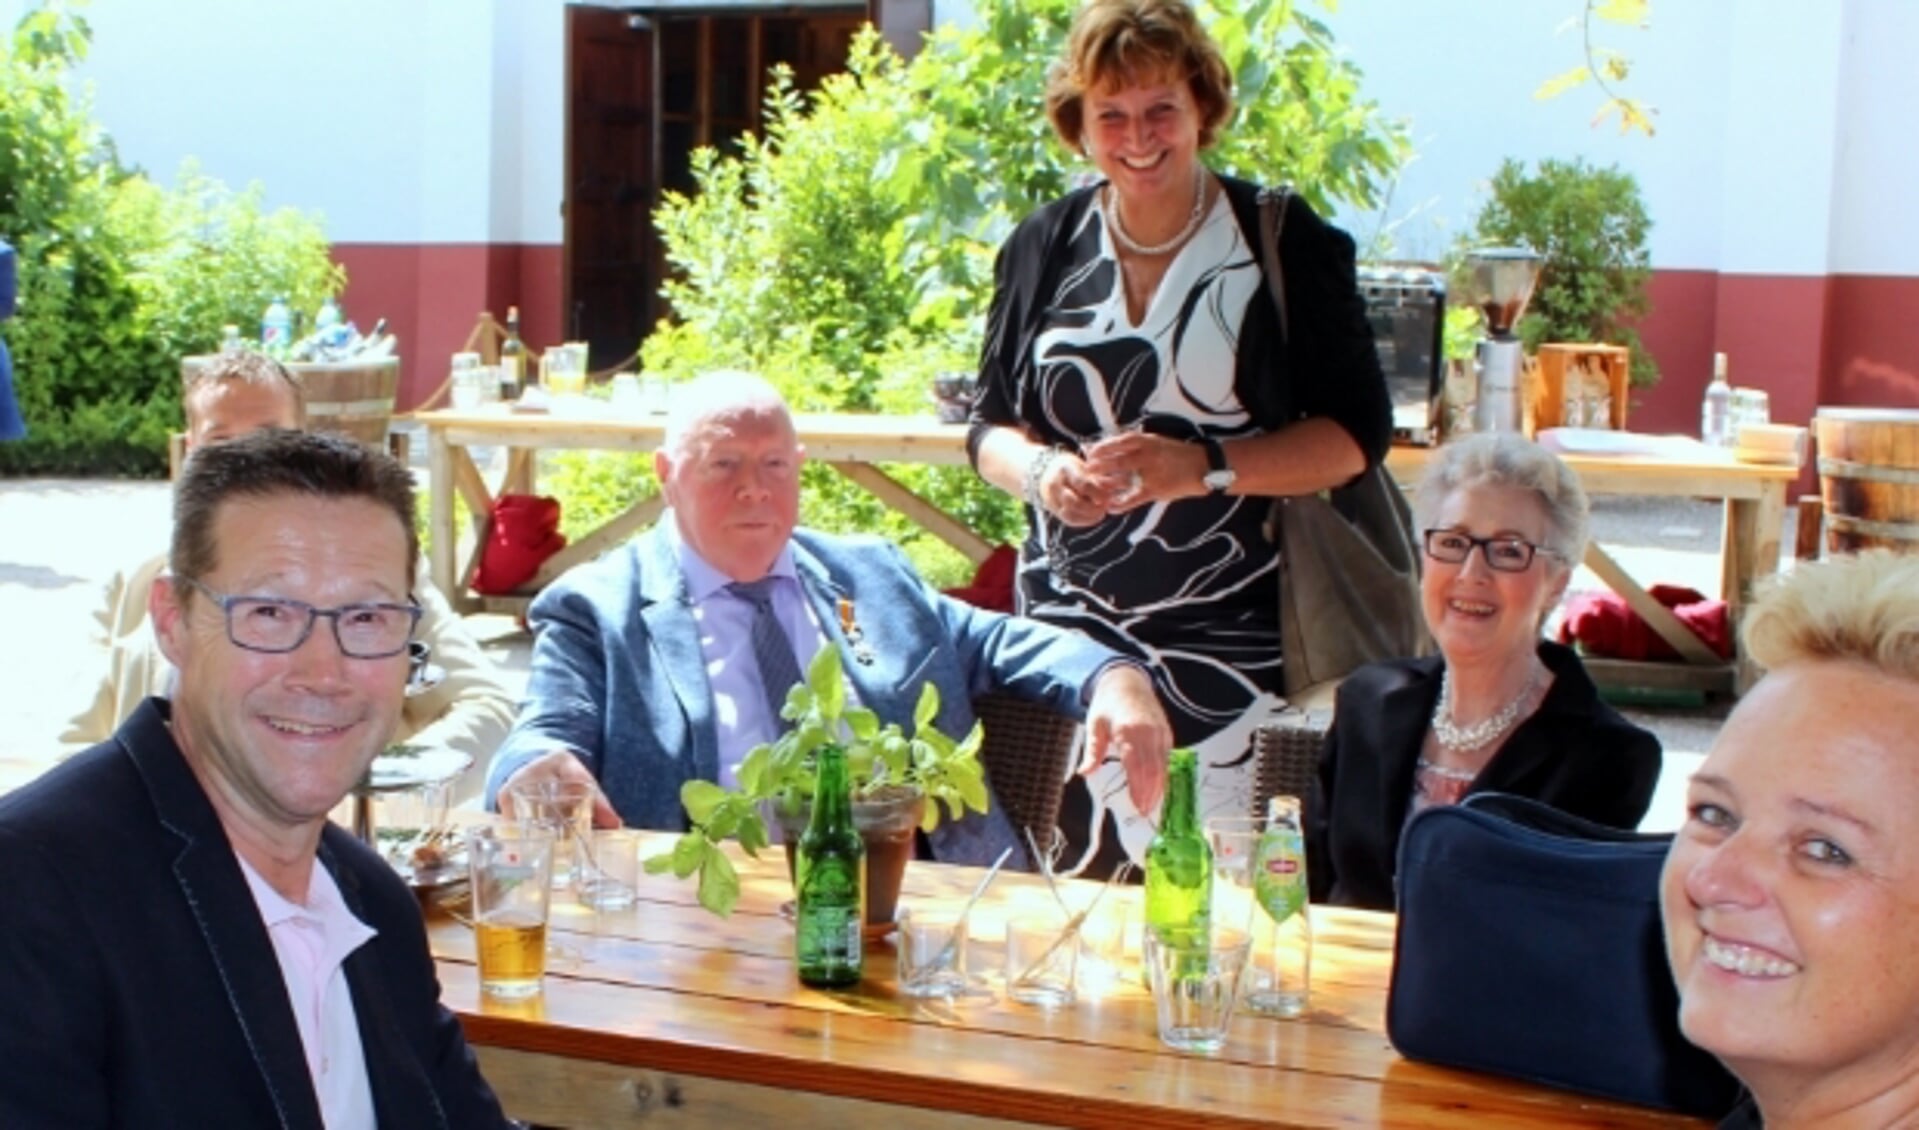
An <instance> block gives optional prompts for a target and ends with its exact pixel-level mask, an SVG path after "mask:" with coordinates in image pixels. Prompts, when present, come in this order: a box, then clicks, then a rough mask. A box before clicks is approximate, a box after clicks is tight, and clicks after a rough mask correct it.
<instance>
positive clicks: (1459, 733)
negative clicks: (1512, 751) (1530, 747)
mask: <svg viewBox="0 0 1919 1130" xmlns="http://www.w3.org/2000/svg"><path fill="white" fill-rule="evenodd" d="M1538 689H1539V671H1538V669H1537V668H1534V670H1533V673H1532V675H1531V676H1529V677H1528V678H1527V679H1526V685H1525V686H1523V687H1521V688H1520V689H1519V695H1518V697H1516V698H1514V699H1513V700H1512V701H1511V702H1509V703H1507V704H1506V706H1505V708H1504V709H1503V710H1501V711H1500V712H1499V713H1497V714H1495V715H1493V716H1492V717H1491V718H1487V719H1485V720H1483V721H1479V722H1475V723H1473V724H1472V725H1470V726H1464V727H1461V726H1455V725H1453V673H1452V670H1451V669H1450V668H1448V669H1446V670H1445V671H1443V672H1441V673H1440V676H1439V703H1438V704H1437V705H1436V706H1434V707H1433V737H1435V738H1437V739H1438V740H1439V747H1440V748H1441V749H1443V750H1446V751H1447V752H1448V753H1461V752H1464V751H1466V750H1469V749H1480V748H1482V747H1483V746H1486V745H1488V744H1490V743H1491V742H1492V741H1493V740H1495V739H1496V738H1499V737H1500V736H1501V735H1503V734H1505V732H1506V731H1507V730H1510V729H1512V728H1513V726H1514V724H1516V723H1517V722H1518V721H1519V712H1520V711H1521V710H1523V709H1525V706H1526V703H1527V701H1528V700H1529V699H1531V698H1532V696H1533V692H1534V691H1535V690H1538Z"/></svg>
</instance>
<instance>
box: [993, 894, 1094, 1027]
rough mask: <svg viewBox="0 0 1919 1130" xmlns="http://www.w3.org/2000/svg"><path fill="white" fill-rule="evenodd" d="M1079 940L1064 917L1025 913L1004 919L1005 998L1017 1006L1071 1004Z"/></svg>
mask: <svg viewBox="0 0 1919 1130" xmlns="http://www.w3.org/2000/svg"><path fill="white" fill-rule="evenodd" d="M1078 962H1079V937H1078V935H1077V933H1069V932H1068V930H1067V919H1066V916H1065V915H1064V914H1061V913H1058V912H1054V913H1050V914H1047V913H1037V912H1035V913H1029V914H1020V915H1017V916H1015V917H1012V918H1009V919H1007V920H1006V995H1007V996H1009V997H1011V998H1013V999H1014V1000H1016V1001H1019V1002H1020V1003H1021V1004H1032V1005H1038V1006H1040V1007H1041V1008H1059V1007H1061V1006H1063V1005H1069V1004H1072V1003H1073V998H1074V976H1075V974H1076V972H1077V970H1078V968H1079V965H1078Z"/></svg>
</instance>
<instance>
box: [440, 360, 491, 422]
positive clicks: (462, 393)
mask: <svg viewBox="0 0 1919 1130" xmlns="http://www.w3.org/2000/svg"><path fill="white" fill-rule="evenodd" d="M480 380H481V371H480V355H479V354H477V353H455V354H454V355H453V368H452V373H451V384H450V387H449V389H448V396H449V402H450V403H451V404H452V405H453V407H454V408H456V409H458V410H460V411H462V412H465V411H471V410H472V409H475V408H478V407H479V406H480V405H481V404H483V403H485V394H484V390H483V389H482V388H481V386H480Z"/></svg>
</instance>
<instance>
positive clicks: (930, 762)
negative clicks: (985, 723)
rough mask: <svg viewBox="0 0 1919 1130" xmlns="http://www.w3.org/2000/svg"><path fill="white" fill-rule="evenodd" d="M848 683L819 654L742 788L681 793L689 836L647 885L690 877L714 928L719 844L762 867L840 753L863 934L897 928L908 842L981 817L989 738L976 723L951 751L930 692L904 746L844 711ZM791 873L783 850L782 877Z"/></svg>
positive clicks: (795, 833)
mask: <svg viewBox="0 0 1919 1130" xmlns="http://www.w3.org/2000/svg"><path fill="white" fill-rule="evenodd" d="M843 675H844V673H843V671H842V669H841V666H840V655H839V651H838V650H837V649H835V648H833V647H831V646H826V647H822V648H820V650H819V654H817V655H816V656H814V657H813V662H812V663H811V665H810V666H809V667H808V669H807V672H806V678H805V680H804V681H803V682H801V683H799V684H798V685H796V686H794V687H793V688H792V689H791V690H790V691H788V692H787V695H786V704H785V706H784V707H782V708H781V710H780V717H782V718H785V719H787V720H788V721H790V722H791V723H792V724H793V725H792V727H791V728H790V729H788V730H787V731H786V732H785V733H784V734H782V735H781V736H780V737H779V739H778V740H776V741H773V742H769V743H765V744H762V745H758V746H755V747H753V749H752V750H751V751H749V752H748V753H747V755H746V759H745V760H744V761H742V762H741V763H740V770H739V786H738V787H737V788H732V789H729V788H724V787H722V786H720V785H717V784H714V783H713V782H711V781H688V782H687V783H686V784H685V785H684V786H682V787H681V789H680V803H681V804H682V805H683V806H684V807H685V808H686V814H687V817H688V819H689V821H690V822H691V823H692V825H693V827H692V829H691V830H690V831H688V832H686V833H684V834H682V835H681V836H680V838H679V839H678V840H676V841H674V844H673V848H672V850H671V851H667V852H662V853H660V854H659V855H655V856H652V857H650V858H648V859H647V861H646V870H647V872H648V873H649V874H656V875H657V874H659V873H661V872H664V871H669V870H670V871H672V872H673V874H674V875H676V876H678V877H680V878H682V879H684V878H688V877H690V876H692V875H696V874H697V875H698V876H699V900H700V905H701V906H704V907H705V908H706V909H708V910H710V911H712V912H713V913H715V914H718V915H721V916H725V915H728V914H731V913H732V912H733V906H734V904H735V903H737V902H738V901H739V897H740V878H739V873H738V872H737V871H736V870H735V869H734V867H733V863H732V861H731V860H729V859H728V858H727V857H726V853H725V852H724V851H723V850H722V849H721V847H720V844H721V841H724V840H728V839H737V840H738V841H739V843H740V847H741V848H742V849H743V850H744V851H745V852H746V853H747V854H748V855H750V856H753V857H754V858H756V859H757V858H758V857H759V852H760V849H761V848H764V847H766V846H768V845H769V844H770V843H771V838H770V837H769V835H768V832H767V828H766V821H765V814H769V813H770V814H771V815H772V816H773V818H774V819H775V820H776V821H777V822H778V823H779V824H780V825H781V828H782V831H783V833H784V835H783V837H782V838H783V839H784V840H785V842H786V843H787V844H789V845H790V844H792V843H793V841H794V840H796V839H798V837H799V834H800V832H801V831H803V830H805V827H806V821H807V819H808V817H809V816H810V814H811V812H812V800H813V789H814V784H815V781H816V779H817V777H816V773H817V771H816V768H815V762H816V756H817V754H818V751H819V749H820V747H821V746H824V745H826V744H827V743H828V742H837V743H838V744H839V746H840V747H841V748H842V749H844V750H845V751H846V767H847V776H848V778H849V779H850V781H851V782H852V790H853V823H854V825H855V826H856V827H858V828H859V830H860V835H861V838H862V839H863V840H864V841H865V842H866V922H867V925H868V926H869V927H878V926H883V925H885V924H888V923H891V922H892V920H893V911H894V908H895V906H896V905H897V904H898V901H899V890H900V883H901V882H902V880H903V879H904V878H905V875H906V864H907V861H908V860H910V859H912V857H913V830H914V829H915V828H920V829H923V830H925V831H929V832H930V831H932V830H933V829H934V828H936V827H938V826H939V822H940V819H941V815H942V809H944V811H945V813H946V814H947V815H950V816H951V817H952V818H953V819H958V818H960V817H961V816H963V815H965V813H966V812H967V810H969V809H970V810H972V811H975V812H985V811H986V810H987V806H988V805H989V803H990V796H989V793H988V791H987V788H986V771H985V769H984V768H983V767H982V766H981V764H980V760H979V749H980V742H981V740H982V738H983V736H984V731H983V730H982V729H981V727H980V726H979V724H978V723H975V724H974V726H973V729H972V732H971V733H969V734H967V735H966V737H965V738H964V739H963V740H961V741H954V740H953V739H952V738H951V737H948V736H947V735H945V734H943V733H941V732H940V731H939V730H937V729H935V728H934V726H933V719H934V718H936V717H938V715H939V707H940V699H939V690H938V689H937V688H936V687H934V686H933V684H932V683H930V682H929V683H927V684H926V685H925V686H924V687H922V688H921V690H920V697H919V702H918V703H917V704H916V706H915V707H914V710H913V729H912V733H911V734H908V733H906V732H905V731H903V730H902V729H901V728H900V726H899V724H898V723H893V722H889V723H887V724H885V725H881V724H880V720H879V716H878V715H876V714H874V713H873V711H871V710H869V709H867V708H866V707H863V706H855V705H850V704H849V702H848V696H847V691H846V682H845V679H844V677H843ZM791 863H792V859H791V854H790V848H789V855H788V866H789V868H790V866H791Z"/></svg>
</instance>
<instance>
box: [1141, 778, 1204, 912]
mask: <svg viewBox="0 0 1919 1130" xmlns="http://www.w3.org/2000/svg"><path fill="white" fill-rule="evenodd" d="M1212 921H1213V849H1212V847H1211V845H1209V844H1208V843H1207V842H1206V836H1205V833H1203V832H1202V831H1201V830H1200V826H1199V760H1198V758H1196V757H1195V756H1194V754H1193V751H1192V750H1190V749H1176V750H1174V751H1173V760H1172V765H1171V766H1170V768H1169V770H1168V775H1167V781H1166V800H1165V802H1164V803H1163V804H1162V805H1161V806H1160V810H1159V831H1158V832H1156V833H1154V835H1153V839H1152V842H1151V843H1149V844H1147V845H1146V926H1147V928H1148V929H1150V930H1153V931H1154V932H1156V933H1157V934H1159V936H1160V937H1161V938H1162V939H1164V940H1165V941H1167V942H1169V943H1171V944H1173V945H1177V946H1180V947H1186V946H1199V947H1204V946H1205V945H1206V944H1207V939H1208V937H1209V935H1210V934H1211V930H1212Z"/></svg>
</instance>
